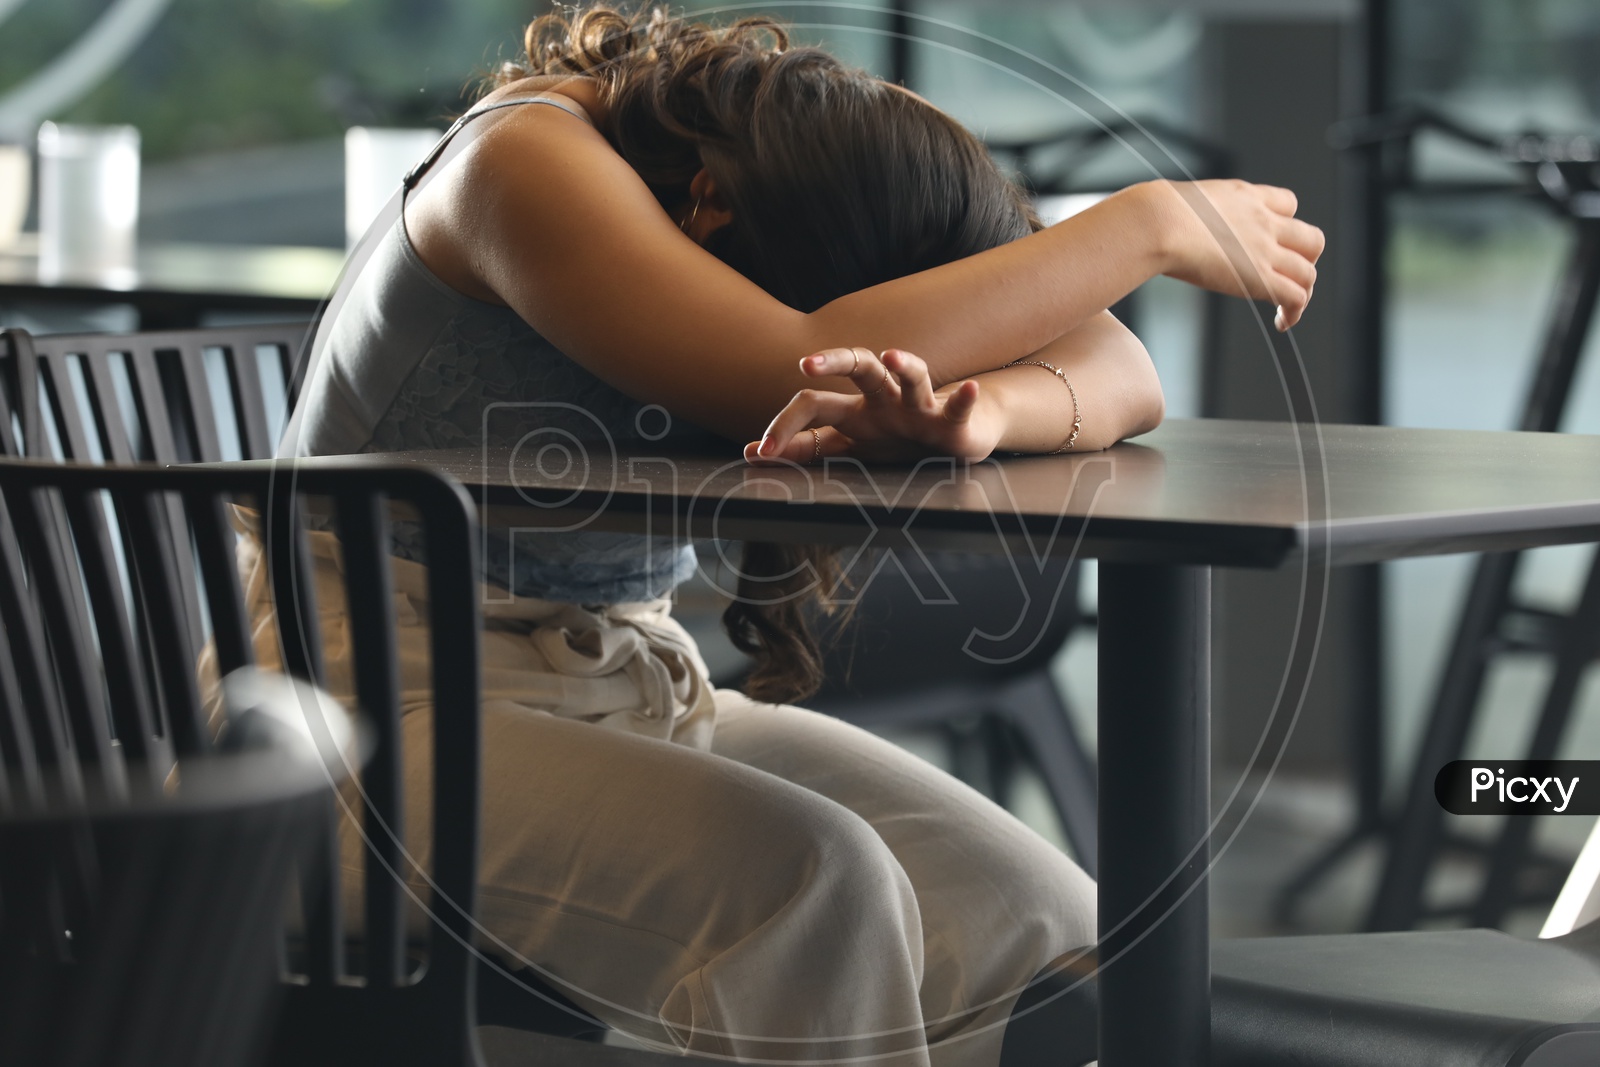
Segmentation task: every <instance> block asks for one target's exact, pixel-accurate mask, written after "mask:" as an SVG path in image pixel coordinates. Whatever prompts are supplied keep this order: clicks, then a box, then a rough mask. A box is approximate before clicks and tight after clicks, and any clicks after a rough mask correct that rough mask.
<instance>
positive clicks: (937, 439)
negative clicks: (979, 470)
mask: <svg viewBox="0 0 1600 1067" xmlns="http://www.w3.org/2000/svg"><path fill="white" fill-rule="evenodd" d="M800 370H801V372H802V373H803V374H805V375H806V376H807V377H810V378H825V377H844V378H849V379H850V380H851V382H853V383H854V384H855V387H856V388H857V389H859V390H860V392H859V393H858V394H855V395H852V394H848V393H834V392H829V391H827V390H825V389H802V390H801V391H800V392H798V393H796V394H795V395H794V399H792V400H790V401H789V403H788V404H786V405H784V408H783V410H782V411H780V412H778V415H777V417H776V418H775V419H773V420H772V423H771V424H770V425H769V426H768V427H767V432H766V433H765V434H763V435H762V437H761V440H760V441H752V442H751V443H750V444H748V445H746V446H745V448H744V458H745V459H746V460H748V461H749V462H751V463H758V464H759V463H776V462H783V461H788V462H792V463H802V464H804V463H814V462H816V461H817V460H818V459H821V458H824V457H827V456H855V457H858V458H860V459H868V460H876V461H894V460H907V459H916V458H918V457H921V456H928V455H938V456H955V457H956V458H958V459H968V460H980V459H983V458H985V457H986V456H988V455H989V453H991V452H993V451H994V449H995V446H996V444H998V443H999V440H1000V433H1001V429H1002V427H1001V425H1000V423H1001V420H1000V419H999V418H997V417H994V416H993V414H992V413H990V412H988V411H987V410H986V408H985V406H984V405H981V404H980V403H979V400H980V396H979V393H980V390H979V387H978V383H977V382H975V381H972V380H970V379H968V380H967V381H964V382H960V383H957V384H954V385H950V386H946V387H945V388H943V389H941V390H939V391H938V392H935V391H934V388H933V382H932V381H931V379H930V378H929V376H928V365H927V364H926V363H924V362H923V361H922V360H920V359H918V358H917V357H916V356H914V355H912V354H911V353H910V352H902V351H900V350H899V349H894V348H891V349H889V350H887V351H885V352H884V353H883V355H882V357H881V358H880V357H878V356H875V355H873V354H872V353H871V352H870V351H868V350H867V349H865V348H855V349H850V348H830V349H827V350H825V351H822V352H818V353H816V354H814V355H810V356H807V357H806V358H805V359H803V360H801V361H800ZM812 431H816V432H815V433H813V432H812Z"/></svg>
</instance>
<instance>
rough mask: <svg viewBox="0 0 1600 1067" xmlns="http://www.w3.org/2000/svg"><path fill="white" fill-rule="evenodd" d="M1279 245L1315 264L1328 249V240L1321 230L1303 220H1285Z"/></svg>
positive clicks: (1279, 236)
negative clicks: (1325, 249)
mask: <svg viewBox="0 0 1600 1067" xmlns="http://www.w3.org/2000/svg"><path fill="white" fill-rule="evenodd" d="M1278 243H1280V244H1281V245H1283V246H1284V247H1285V248H1289V249H1292V250H1294V251H1295V252H1298V253H1299V254H1300V255H1302V256H1304V257H1305V258H1306V259H1308V260H1310V261H1311V262H1313V263H1315V262H1316V261H1317V258H1318V257H1319V256H1321V255H1322V250H1323V249H1324V248H1325V247H1327V244H1328V238H1327V235H1326V234H1324V233H1323V232H1322V231H1321V230H1320V229H1318V228H1317V227H1315V226H1313V225H1311V223H1309V222H1306V221H1304V220H1302V219H1285V220H1284V224H1283V231H1282V232H1281V233H1280V234H1279V235H1278Z"/></svg>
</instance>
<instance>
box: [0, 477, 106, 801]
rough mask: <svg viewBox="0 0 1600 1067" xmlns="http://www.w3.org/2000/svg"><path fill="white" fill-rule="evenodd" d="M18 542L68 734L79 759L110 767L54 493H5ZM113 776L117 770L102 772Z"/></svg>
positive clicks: (97, 680)
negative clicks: (53, 668)
mask: <svg viewBox="0 0 1600 1067" xmlns="http://www.w3.org/2000/svg"><path fill="white" fill-rule="evenodd" d="M5 497H6V510H7V512H8V513H9V515H10V518H11V523H12V527H13V529H14V530H15V531H16V537H17V542H18V544H19V546H20V548H21V550H22V551H23V552H24V553H26V554H27V555H28V556H29V558H30V559H31V561H32V566H31V567H30V568H29V574H30V576H31V577H32V582H31V583H30V585H31V592H32V593H33V594H34V596H33V597H31V598H30V599H33V600H35V601H36V603H37V604H38V611H39V615H40V617H41V621H42V622H43V624H44V628H45V632H46V633H48V634H49V638H48V648H49V655H50V657H51V658H52V659H53V660H54V662H55V664H56V676H57V677H58V678H59V679H60V681H59V687H60V689H59V691H60V698H59V700H60V704H59V706H60V709H61V711H62V713H63V717H64V720H65V725H66V728H67V730H68V731H69V732H70V735H71V741H70V743H71V745H72V747H73V748H74V749H75V750H76V754H77V758H78V759H80V760H84V761H87V762H89V763H92V764H95V765H97V766H100V767H106V768H109V766H110V765H111V764H112V763H114V762H116V761H117V757H116V756H115V755H114V754H113V752H112V748H111V738H110V736H109V732H108V724H109V723H110V721H111V717H110V712H109V709H108V708H107V706H106V693H105V687H104V682H103V681H102V677H101V673H100V670H99V667H98V664H97V663H96V657H95V655H94V654H93V652H92V651H91V644H90V641H91V635H90V633H89V631H88V629H87V628H86V626H85V622H86V621H87V620H86V618H85V617H84V615H82V614H80V613H79V611H78V610H77V605H78V604H80V603H82V602H84V594H83V589H82V587H81V586H80V585H79V583H78V582H77V581H76V571H77V561H76V560H75V559H73V558H72V557H70V556H65V557H64V556H63V555H62V542H63V541H65V542H66V544H67V546H68V548H69V549H70V547H71V538H70V534H69V533H68V531H67V525H66V523H64V522H60V521H57V520H55V519H54V518H53V516H54V515H55V514H56V513H57V509H58V508H60V507H61V501H60V500H59V499H57V498H56V497H55V495H54V494H49V493H45V492H43V491H40V490H15V491H13V490H11V489H9V488H8V489H7V490H6V492H5ZM106 777H107V778H108V780H114V778H115V772H111V773H110V774H108V775H106Z"/></svg>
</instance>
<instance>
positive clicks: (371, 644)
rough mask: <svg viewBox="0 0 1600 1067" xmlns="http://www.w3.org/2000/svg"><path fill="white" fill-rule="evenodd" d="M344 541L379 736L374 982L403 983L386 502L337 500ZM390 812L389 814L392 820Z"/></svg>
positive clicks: (396, 695) (372, 897) (370, 812)
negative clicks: (396, 875) (397, 877)
mask: <svg viewBox="0 0 1600 1067" xmlns="http://www.w3.org/2000/svg"><path fill="white" fill-rule="evenodd" d="M337 507H338V511H337V518H338V524H339V540H340V543H341V545H342V547H343V559H344V572H345V593H346V601H347V602H348V603H349V605H350V633H351V645H352V648H351V651H352V653H353V657H354V660H355V684H356V700H357V701H358V702H359V704H360V705H361V709H362V711H363V712H364V713H365V714H366V716H367V719H368V721H370V722H374V723H375V724H381V725H376V727H375V729H374V734H375V736H376V738H377V743H376V744H375V745H374V747H373V752H372V755H371V756H369V757H368V758H367V765H366V769H365V771H364V772H363V774H362V778H361V782H362V786H363V789H362V796H363V797H364V798H365V801H366V803H365V806H364V808H363V817H364V818H365V819H366V834H367V841H368V851H367V864H366V878H365V891H366V924H365V925H366V951H367V981H368V982H373V983H378V984H382V985H387V986H392V985H398V984H400V983H401V982H402V980H403V979H404V977H405V974H404V970H405V963H406V959H405V923H404V916H405V912H404V908H403V906H402V900H401V893H400V885H399V883H398V882H397V881H396V880H395V878H394V875H395V874H396V873H398V874H400V875H401V876H402V877H403V876H404V875H405V874H407V873H409V872H408V871H406V869H405V867H404V863H405V862H406V860H407V857H406V855H405V848H404V840H405V827H404V825H403V824H402V823H401V821H400V819H401V816H402V814H403V808H402V805H401V789H402V786H403V783H402V779H401V759H400V744H399V740H400V672H399V669H398V664H397V661H396V643H395V633H394V625H393V624H394V588H393V585H394V583H393V581H392V579H391V576H390V573H389V554H388V551H387V546H388V544H389V523H388V521H387V515H386V513H385V508H384V502H383V501H382V500H381V499H380V498H379V497H378V496H377V495H376V494H373V493H357V494H347V495H345V496H342V497H340V498H339V500H338V501H337ZM383 813H392V814H389V815H388V817H387V819H385V818H384V814H383Z"/></svg>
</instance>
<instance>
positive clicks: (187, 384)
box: [156, 339, 224, 463]
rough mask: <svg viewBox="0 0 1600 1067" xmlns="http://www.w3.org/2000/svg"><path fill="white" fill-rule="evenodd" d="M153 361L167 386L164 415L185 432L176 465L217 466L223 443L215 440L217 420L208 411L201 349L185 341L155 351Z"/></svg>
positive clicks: (210, 409) (198, 345) (212, 413)
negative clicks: (159, 362)
mask: <svg viewBox="0 0 1600 1067" xmlns="http://www.w3.org/2000/svg"><path fill="white" fill-rule="evenodd" d="M156 358H157V359H159V360H161V362H162V369H163V371H164V373H163V375H162V377H163V380H164V381H165V382H166V385H167V390H168V391H167V412H168V414H170V415H174V416H176V417H177V418H178V420H179V424H180V425H183V426H185V427H187V429H188V433H187V434H186V435H185V437H186V438H187V441H184V440H182V439H180V441H179V448H180V450H181V451H180V453H179V456H180V459H179V461H180V462H188V463H220V462H221V461H222V460H223V458H224V457H223V454H222V442H221V439H220V438H219V437H218V436H217V416H216V413H215V412H214V411H213V410H212V408H211V387H210V381H209V376H208V375H207V374H206V358H205V349H204V347H203V346H202V345H201V344H199V343H198V342H197V341H194V340H188V339H185V340H184V341H181V342H180V343H179V344H178V345H177V346H176V347H175V348H173V349H166V348H160V349H157V350H156ZM185 451H187V453H188V454H187V455H185V454H184V452H185Z"/></svg>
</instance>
